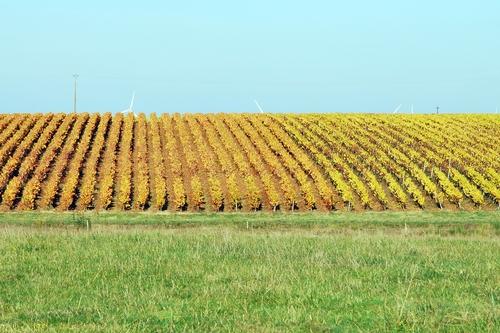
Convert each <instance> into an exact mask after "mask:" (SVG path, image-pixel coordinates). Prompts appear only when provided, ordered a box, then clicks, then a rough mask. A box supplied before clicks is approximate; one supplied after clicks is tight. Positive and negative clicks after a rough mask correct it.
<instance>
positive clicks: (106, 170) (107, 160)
mask: <svg viewBox="0 0 500 333" xmlns="http://www.w3.org/2000/svg"><path fill="white" fill-rule="evenodd" d="M122 124H123V115H122V114H121V113H119V114H117V115H116V116H114V117H113V120H112V121H111V126H110V129H109V133H108V136H107V140H106V141H105V142H106V148H105V151H104V157H103V161H102V165H103V167H102V168H101V170H102V171H101V173H100V177H99V179H100V182H99V196H98V198H97V205H96V206H97V208H98V209H107V208H108V207H109V205H111V202H112V200H113V193H114V190H113V184H114V182H115V177H116V159H117V154H116V151H117V148H118V144H119V142H120V134H121V129H122ZM86 200H88V199H86Z"/></svg>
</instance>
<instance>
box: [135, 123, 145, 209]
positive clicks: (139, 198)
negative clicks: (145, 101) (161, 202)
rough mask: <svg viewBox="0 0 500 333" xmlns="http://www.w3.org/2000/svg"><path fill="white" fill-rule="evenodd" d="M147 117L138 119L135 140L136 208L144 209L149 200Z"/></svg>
mask: <svg viewBox="0 0 500 333" xmlns="http://www.w3.org/2000/svg"><path fill="white" fill-rule="evenodd" d="M146 122H147V120H146V116H145V115H144V114H143V113H141V114H140V115H139V117H138V118H137V137H136V139H135V146H134V152H135V155H136V156H135V159H134V170H135V172H136V177H135V182H134V183H135V186H134V188H135V194H134V208H136V209H144V207H145V206H146V204H147V203H148V201H149V200H148V199H149V167H148V146H147V125H146Z"/></svg>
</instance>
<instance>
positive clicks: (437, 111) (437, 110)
mask: <svg viewBox="0 0 500 333" xmlns="http://www.w3.org/2000/svg"><path fill="white" fill-rule="evenodd" d="M436 114H439V106H436Z"/></svg>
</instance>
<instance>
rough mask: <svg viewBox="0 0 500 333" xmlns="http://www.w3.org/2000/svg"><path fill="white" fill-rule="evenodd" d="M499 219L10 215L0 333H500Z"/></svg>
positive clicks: (3, 237) (1, 264)
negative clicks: (410, 332)
mask: <svg viewBox="0 0 500 333" xmlns="http://www.w3.org/2000/svg"><path fill="white" fill-rule="evenodd" d="M499 217H500V215H499V213H498V212H460V213H452V212H442V213H439V212H435V213H432V212H426V213H419V212H415V213H363V214H353V213H351V214H298V215H295V214H294V215H290V214H274V215H273V214H258V215H252V218H251V217H250V216H249V215H248V214H213V215H210V214H208V215H207V214H205V215H202V214H130V215H127V214H124V213H121V214H119V213H106V214H100V215H98V216H97V215H95V214H94V215H93V214H83V215H73V214H69V213H68V214H52V213H5V214H2V215H0V253H2V255H1V256H0V332H19V331H20V332H23V331H24V332H165V331H167V332H168V331H198V332H199V331H214V332H221V331H227V332H234V331H246V332H250V331H251V332H255V331H257V332H268V331H283V332H289V331H297V332H299V331H314V332H323V331H339V332H344V331H356V332H357V331H360V332H366V331H369V332H373V331H450V332H478V331H485V332H488V331H490V332H494V331H499V330H500V319H499V318H500V306H499V301H500V273H499V272H500V270H499V267H500V242H499V229H500V226H499V224H500V219H499Z"/></svg>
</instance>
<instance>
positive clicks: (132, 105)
mask: <svg viewBox="0 0 500 333" xmlns="http://www.w3.org/2000/svg"><path fill="white" fill-rule="evenodd" d="M134 99H135V91H134V92H133V93H132V100H131V101H130V107H129V110H132V109H133V107H134Z"/></svg>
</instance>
